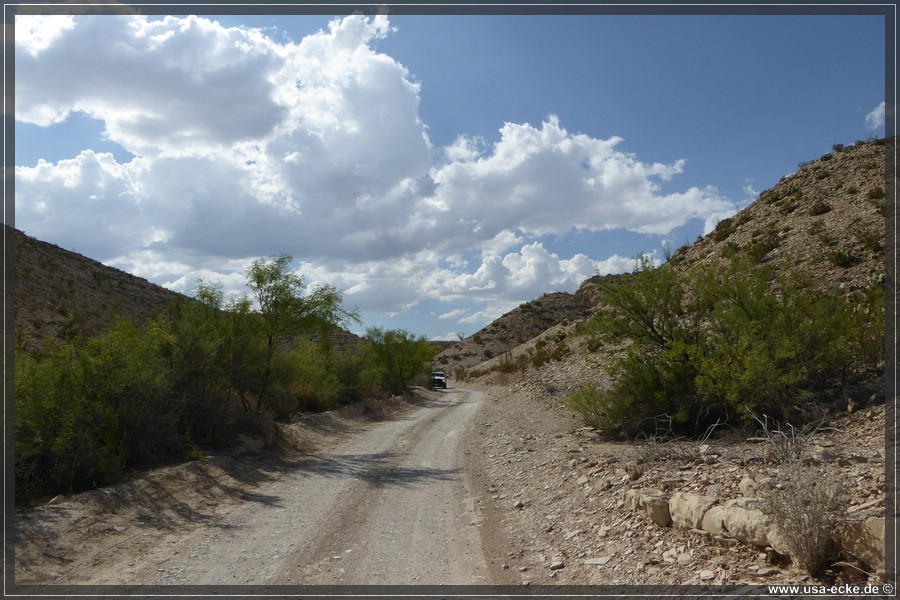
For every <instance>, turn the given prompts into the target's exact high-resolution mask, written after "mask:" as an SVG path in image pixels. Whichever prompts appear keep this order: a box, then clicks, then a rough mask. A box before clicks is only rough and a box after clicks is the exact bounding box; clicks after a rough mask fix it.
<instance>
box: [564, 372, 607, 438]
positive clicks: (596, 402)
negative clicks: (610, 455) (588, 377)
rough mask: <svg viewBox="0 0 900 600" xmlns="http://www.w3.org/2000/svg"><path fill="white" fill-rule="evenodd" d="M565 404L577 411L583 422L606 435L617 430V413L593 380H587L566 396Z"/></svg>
mask: <svg viewBox="0 0 900 600" xmlns="http://www.w3.org/2000/svg"><path fill="white" fill-rule="evenodd" d="M566 406H568V407H569V409H570V410H572V412H575V413H578V414H579V415H581V417H582V418H583V419H584V422H585V423H587V424H588V425H589V426H591V427H596V428H597V429H599V430H600V431H602V432H604V433H606V434H607V435H612V434H614V433H616V431H617V425H618V421H619V419H618V415H617V414H615V412H614V408H613V407H612V406H611V404H610V403H609V396H608V394H605V393H603V392H602V391H601V390H600V389H598V388H597V386H596V384H594V382H593V381H590V382H588V383H587V384H586V385H585V386H584V387H582V388H581V389H580V390H578V391H575V392H573V393H571V394H569V395H568V396H567V397H566Z"/></svg>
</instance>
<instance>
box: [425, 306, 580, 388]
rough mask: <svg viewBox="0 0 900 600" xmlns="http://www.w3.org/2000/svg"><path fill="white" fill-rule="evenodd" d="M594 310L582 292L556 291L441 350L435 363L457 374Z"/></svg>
mask: <svg viewBox="0 0 900 600" xmlns="http://www.w3.org/2000/svg"><path fill="white" fill-rule="evenodd" d="M589 314H590V303H589V302H588V301H587V300H586V299H585V298H583V297H582V296H579V295H575V294H567V293H564V292H555V293H552V294H544V295H543V296H541V297H540V298H538V299H537V300H532V301H531V302H526V303H524V304H522V305H520V306H517V307H516V308H514V309H513V310H511V311H509V312H508V313H506V314H504V315H503V316H501V317H500V318H499V319H497V320H496V321H494V322H493V323H491V324H490V325H488V326H487V327H484V328H483V329H481V330H480V331H478V332H476V333H474V334H473V335H471V336H469V337H468V338H466V339H465V340H462V341H460V342H457V343H454V344H452V345H450V346H449V347H448V348H445V349H444V350H443V352H441V353H440V354H439V355H438V357H437V359H436V361H435V364H436V365H438V366H440V367H441V368H442V369H444V370H446V371H448V372H450V373H452V374H454V375H456V376H457V377H459V375H463V376H465V374H466V373H467V371H468V370H469V369H471V368H472V367H474V366H477V365H479V364H481V363H483V362H485V361H489V360H492V359H496V358H497V357H503V356H507V357H509V356H510V354H511V351H512V350H513V349H515V348H517V347H518V346H520V345H521V344H523V343H525V342H527V341H529V340H531V339H532V338H534V337H536V336H537V335H539V334H540V333H542V332H544V331H546V330H547V329H549V328H550V327H552V326H553V325H556V324H557V323H561V322H564V321H574V320H577V319H581V318H584V317H586V316H587V315H589Z"/></svg>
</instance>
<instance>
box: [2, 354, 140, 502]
mask: <svg viewBox="0 0 900 600" xmlns="http://www.w3.org/2000/svg"><path fill="white" fill-rule="evenodd" d="M92 377H93V372H92V369H91V368H90V365H89V357H87V356H85V354H84V353H83V352H82V349H81V348H79V347H76V346H75V345H74V344H67V345H65V346H63V347H61V348H59V349H57V350H56V351H55V352H53V353H52V354H49V350H48V355H47V356H45V357H44V358H43V359H37V358H34V357H32V356H30V355H27V354H24V353H22V354H20V355H17V356H16V419H15V444H16V446H15V447H16V463H15V482H16V502H17V503H18V502H23V501H27V500H30V499H32V498H35V497H40V496H42V495H49V494H53V493H57V492H60V491H63V492H70V491H79V490H83V489H86V488H89V487H92V486H94V485H103V484H106V483H110V482H112V481H115V480H116V478H117V477H119V475H120V474H121V473H122V470H123V468H124V466H125V456H126V448H125V440H124V435H123V432H122V429H121V427H120V425H119V418H118V415H117V413H116V409H115V407H114V406H113V405H112V404H111V403H110V402H108V401H107V400H106V399H104V398H102V397H99V396H98V395H97V394H96V393H94V392H93V389H92V388H93V386H94V383H93V381H92Z"/></svg>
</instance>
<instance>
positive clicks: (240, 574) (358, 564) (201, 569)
mask: <svg viewBox="0 0 900 600" xmlns="http://www.w3.org/2000/svg"><path fill="white" fill-rule="evenodd" d="M481 399H482V393H481V392H476V391H472V392H470V391H464V390H453V389H451V390H447V391H444V392H442V393H441V395H440V399H438V400H435V401H431V402H429V403H428V404H426V405H424V406H423V407H422V408H419V409H416V410H415V411H413V412H410V413H407V414H405V415H403V416H400V417H398V418H395V419H393V420H390V421H385V422H381V423H377V424H374V425H371V426H369V427H367V428H366V429H365V430H364V431H362V432H359V433H354V434H353V435H351V436H349V437H348V438H347V439H346V440H344V441H342V442H340V443H338V444H336V445H335V446H334V447H333V448H330V449H328V450H327V451H322V452H319V453H315V454H312V455H310V456H308V457H307V458H304V459H303V460H301V461H298V463H297V468H296V469H292V470H291V471H289V472H287V473H285V474H284V476H283V477H281V478H279V479H278V480H275V481H271V482H268V483H267V484H266V486H265V487H264V488H260V489H259V490H257V492H258V493H259V494H261V495H264V496H265V497H266V498H268V500H267V502H265V503H263V504H259V503H255V504H254V503H250V504H243V505H239V506H237V507H236V508H235V509H234V510H232V511H230V512H229V513H227V514H226V515H225V517H224V519H223V520H222V521H221V522H219V523H217V524H215V525H214V526H210V527H202V528H199V529H196V530H194V531H191V532H186V533H185V534H184V535H183V536H181V537H178V538H175V539H173V540H169V542H168V543H167V544H166V547H165V548H162V547H160V548H155V549H154V550H153V551H151V552H148V553H147V555H146V556H145V557H144V559H143V564H138V565H134V564H133V565H131V568H128V569H126V570H124V571H121V572H120V573H119V575H120V576H121V577H122V579H119V580H116V581H108V580H103V581H99V580H94V581H93V583H106V584H109V583H120V584H143V585H147V584H149V585H155V584H167V585H171V584H190V585H233V584H240V585H246V584H261V585H316V584H373V585H375V584H394V585H406V584H424V585H443V584H447V585H449V584H490V583H491V581H490V575H489V570H488V566H487V562H486V560H485V556H484V551H483V548H482V544H481V539H480V535H479V525H480V524H481V523H480V519H481V517H480V516H479V513H478V511H477V510H475V502H474V499H473V498H474V496H473V494H472V493H471V489H472V488H471V485H470V482H469V481H468V475H467V473H466V470H465V468H464V465H465V460H464V459H465V452H464V444H463V443H462V440H463V436H464V433H465V430H466V427H467V425H468V423H469V422H470V420H471V419H472V417H473V416H474V415H475V413H476V412H477V410H478V406H479V402H480V401H481Z"/></svg>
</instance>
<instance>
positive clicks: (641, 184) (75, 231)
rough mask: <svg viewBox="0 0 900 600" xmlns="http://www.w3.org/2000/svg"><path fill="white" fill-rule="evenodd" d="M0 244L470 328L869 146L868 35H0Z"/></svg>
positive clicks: (786, 30) (359, 25) (880, 120)
mask: <svg viewBox="0 0 900 600" xmlns="http://www.w3.org/2000/svg"><path fill="white" fill-rule="evenodd" d="M15 52H16V69H17V70H16V81H15V84H16V123H15V126H16V135H15V146H16V148H15V149H16V157H15V163H16V165H17V167H16V203H15V204H16V210H15V218H16V226H17V227H18V228H19V229H21V230H23V231H25V232H26V233H27V234H29V235H32V236H34V237H37V238H38V239H42V240H45V241H48V242H52V243H55V244H58V245H59V246H61V247H63V248H66V249H70V250H75V251H76V252H79V253H81V254H85V255H87V256H89V257H91V258H94V259H96V260H100V261H102V262H105V263H107V264H110V265H113V266H116V267H118V268H121V269H123V270H125V271H128V272H131V273H134V274H136V275H139V276H142V277H145V278H147V279H149V280H151V281H154V282H156V283H159V284H161V285H164V286H166V287H169V288H171V289H175V290H177V291H180V292H184V293H188V294H190V293H191V291H192V290H193V288H194V286H195V285H196V283H197V280H198V278H201V277H202V278H203V279H205V280H207V281H213V282H216V283H219V284H221V285H222V286H223V288H224V289H225V290H226V292H228V293H240V292H241V291H243V288H242V284H243V280H244V279H243V271H244V269H246V267H247V265H248V264H249V262H250V261H252V260H253V259H255V258H259V257H265V256H270V255H272V254H275V253H280V252H286V253H288V254H291V255H292V256H294V258H295V259H296V260H295V267H296V268H297V270H298V272H299V273H301V274H302V275H303V276H304V277H305V279H306V281H307V282H308V283H309V284H310V285H316V284H317V283H328V284H331V285H335V286H336V287H338V288H339V289H341V290H343V292H344V298H345V302H346V304H347V305H349V306H354V307H357V308H359V310H360V311H361V313H362V316H363V320H364V324H363V326H361V327H357V328H355V330H356V331H357V332H359V333H361V332H362V331H363V330H364V328H365V327H367V326H383V327H391V328H404V329H408V330H409V331H412V332H413V333H416V334H422V335H426V336H427V337H430V338H435V339H451V338H453V337H454V335H455V333H456V332H462V333H464V334H466V335H469V334H472V333H474V332H475V331H477V330H478V329H479V328H481V327H483V326H484V325H486V324H487V323H489V322H490V321H491V320H493V319H494V318H496V317H498V316H500V315H501V314H503V313H504V312H506V311H508V310H510V309H512V308H513V307H515V306H516V305H517V304H519V303H521V302H524V301H528V300H532V299H535V298H537V297H539V296H540V295H541V294H543V293H547V292H554V291H569V292H571V291H574V290H575V289H577V287H578V285H579V284H580V283H581V282H582V281H583V280H584V279H586V278H587V277H590V276H591V275H593V274H594V273H595V272H600V273H610V272H621V271H623V270H629V269H630V267H631V265H632V258H633V257H634V256H635V255H636V254H637V253H638V252H642V251H644V252H650V253H655V254H656V255H657V256H659V257H661V256H662V254H663V247H664V245H665V244H669V245H670V246H671V247H673V248H674V247H677V246H680V245H681V244H683V243H686V242H693V241H694V240H695V239H696V238H697V237H698V236H699V235H702V234H703V233H705V232H707V231H709V230H710V228H711V227H713V226H714V225H715V223H716V222H717V221H718V220H720V219H722V218H725V217H727V216H730V215H731V214H734V212H736V211H737V210H739V209H740V208H742V207H743V206H746V205H747V204H748V203H749V202H751V201H752V200H753V199H755V197H756V196H757V195H758V194H759V192H761V191H763V190H765V189H767V188H769V187H771V186H772V185H774V184H775V183H776V182H777V181H778V180H779V179H780V178H781V177H783V176H785V175H788V174H790V173H792V172H794V171H795V170H796V169H797V167H798V164H799V163H801V162H805V161H808V160H812V159H814V158H817V157H819V156H821V155H822V154H824V153H826V152H828V151H830V150H831V147H832V145H833V144H836V143H844V144H850V143H853V142H854V141H856V140H860V139H866V138H869V137H873V136H877V137H881V136H883V135H884V131H885V129H884V101H885V61H884V55H885V34H884V18H883V17H880V16H862V15H851V14H848V15H838V16H822V15H804V16H787V15H781V16H778V15H756V16H746V15H744V16H737V15H733V16H728V15H706V16H699V15H698V16H692V15H687V14H683V15H651V14H640V15H630V16H613V15H599V14H598V15H580V16H562V15H542V16H525V15H505V16H475V15H466V16H444V15H430V16H425V15H417V16H414V15H393V16H391V15H388V16H380V17H377V18H376V17H362V16H350V17H337V16H334V17H329V16H304V15H295V16H277V17H276V16H267V15H254V16H227V17H222V16H214V15H207V16H200V17H196V16H194V17H183V16H182V17H168V18H163V17H150V18H147V17H139V16H134V17H115V16H111V15H99V16H93V17H75V18H72V17H66V16H56V17H54V18H46V17H28V18H23V17H18V18H17V20H16V50H15Z"/></svg>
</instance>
